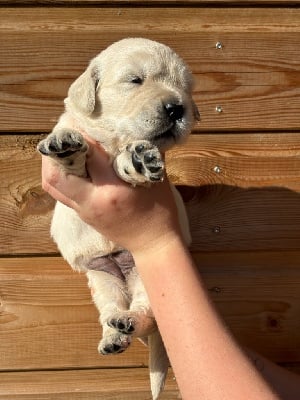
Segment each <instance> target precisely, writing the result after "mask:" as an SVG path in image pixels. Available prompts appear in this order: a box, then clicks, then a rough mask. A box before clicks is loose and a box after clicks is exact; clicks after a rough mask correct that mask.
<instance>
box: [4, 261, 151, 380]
mask: <svg viewBox="0 0 300 400" xmlns="http://www.w3.org/2000/svg"><path fill="white" fill-rule="evenodd" d="M0 282H1V283H0V301H1V308H0V343H1V345H0V347H1V351H0V354H1V356H0V370H21V369H24V370H31V369H56V368H70V367H72V368H80V367H82V366H85V367H108V366H109V367H129V366H131V367H133V366H135V367H136V366H144V365H146V364H147V360H148V353H147V349H146V348H145V346H144V345H142V344H141V343H140V342H138V341H137V340H135V341H134V343H133V344H132V346H131V348H130V349H129V350H128V351H126V352H125V353H123V354H120V356H117V357H114V356H108V357H106V356H101V355H99V354H98V352H97V347H98V342H99V340H100V338H101V328H100V325H99V323H98V312H97V310H96V309H95V307H94V305H93V304H92V301H91V296H90V292H89V290H88V287H87V282H86V278H85V276H84V275H79V274H77V273H74V272H72V270H71V269H70V267H69V266H68V265H67V264H66V262H64V261H63V260H62V259H61V258H55V257H50V258H29V259H28V258H16V259H5V258H2V259H0ZM0 387H1V385H0Z"/></svg>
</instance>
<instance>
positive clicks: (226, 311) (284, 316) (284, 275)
mask: <svg viewBox="0 0 300 400" xmlns="http://www.w3.org/2000/svg"><path fill="white" fill-rule="evenodd" d="M194 259H195V261H196V262H197V265H198V267H199V270H200V273H201V275H202V277H203V279H204V281H205V283H206V286H207V288H208V290H209V293H210V295H211V298H212V299H213V300H214V302H215V304H216V306H217V308H218V309H219V312H220V314H221V315H222V316H223V318H224V319H225V321H226V323H227V325H228V326H229V328H230V330H231V331H232V332H233V334H234V336H235V337H236V338H237V339H238V341H239V342H240V343H241V344H242V345H244V346H248V347H249V348H252V349H255V350H256V351H258V352H259V353H261V354H263V355H265V356H266V357H268V358H270V359H272V360H274V361H276V362H281V363H285V362H288V360H290V361H292V360H293V361H295V362H299V357H300V336H299V334H298V332H299V324H300V321H299V318H298V315H299V308H300V299H299V285H300V279H299V278H300V269H299V266H300V254H299V252H298V251H296V252H281V251H275V252H255V253H254V252H241V253H237V252H233V253H230V252H228V251H226V252H224V253H215V252H211V253H203V252H199V253H196V254H195V253H194Z"/></svg>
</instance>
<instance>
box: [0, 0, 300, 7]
mask: <svg viewBox="0 0 300 400" xmlns="http://www.w3.org/2000/svg"><path fill="white" fill-rule="evenodd" d="M299 2H300V0H286V1H284V7H289V6H293V5H297V4H299ZM151 3H153V4H155V5H157V6H169V5H171V6H174V5H176V6H189V5H191V6H197V5H198V6H205V5H209V6H211V7H214V6H215V5H222V4H225V5H240V6H242V5H243V6H245V7H247V6H253V5H254V6H261V5H268V6H270V5H276V6H280V5H282V4H283V0H151ZM112 4H114V5H116V6H118V5H119V6H122V5H126V6H128V5H129V4H131V5H133V6H135V5H139V6H141V5H145V6H149V0H0V5H8V6H11V5H29V6H32V5H48V6H51V5H52V6H53V5H60V6H62V5H64V6H86V5H93V6H96V5H99V6H112Z"/></svg>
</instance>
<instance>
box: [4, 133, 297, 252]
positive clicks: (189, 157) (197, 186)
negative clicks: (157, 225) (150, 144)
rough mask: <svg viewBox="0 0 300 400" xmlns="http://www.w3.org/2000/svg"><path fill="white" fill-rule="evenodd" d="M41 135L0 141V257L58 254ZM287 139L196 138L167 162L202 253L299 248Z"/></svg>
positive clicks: (293, 156) (291, 139) (292, 151)
mask: <svg viewBox="0 0 300 400" xmlns="http://www.w3.org/2000/svg"><path fill="white" fill-rule="evenodd" d="M41 137H42V136H35V135H28V136H26V135H25V136H14V135H4V136H1V137H0V150H1V151H0V170H1V175H2V176H1V181H0V219H1V221H3V222H2V229H1V231H0V254H1V255H8V254H15V255H16V254H45V253H47V254H56V253H57V249H56V246H55V245H54V244H53V243H52V240H51V239H50V236H49V225H50V219H51V212H52V208H53V205H54V202H53V200H51V199H50V197H49V196H48V195H46V194H45V193H44V192H43V191H42V189H41V182H40V157H39V155H38V154H37V153H36V151H35V146H36V143H37V142H38V140H39V139H40V138H41ZM299 140H300V139H299V135H297V134H296V133H289V134H247V135H245V134H224V135H219V134H212V135H192V137H191V138H190V140H189V141H188V142H187V143H186V145H185V146H184V147H180V148H179V147H178V148H176V149H174V150H172V151H171V152H169V153H168V155H167V165H168V173H169V176H170V179H171V180H172V182H174V183H175V184H177V185H188V186H190V187H189V188H182V190H181V192H182V194H183V195H184V198H185V201H186V203H187V208H188V212H189V217H190V223H191V228H192V233H193V248H194V249H201V250H202V251H209V250H215V251H223V250H226V249H227V250H253V251H254V250H276V249H278V248H280V249H289V250H293V249H298V248H299V241H300V201H299V191H300V187H299V185H300V183H299V182H300V179H299V171H300V158H299V153H300V141H299Z"/></svg>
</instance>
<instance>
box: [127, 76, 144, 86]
mask: <svg viewBox="0 0 300 400" xmlns="http://www.w3.org/2000/svg"><path fill="white" fill-rule="evenodd" d="M130 82H131V83H135V84H136V85H142V84H143V82H144V79H143V78H141V77H140V76H132V77H131V78H130Z"/></svg>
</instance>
